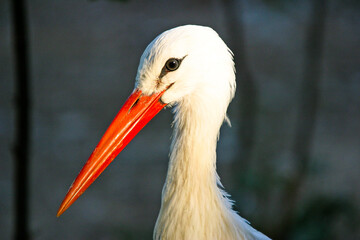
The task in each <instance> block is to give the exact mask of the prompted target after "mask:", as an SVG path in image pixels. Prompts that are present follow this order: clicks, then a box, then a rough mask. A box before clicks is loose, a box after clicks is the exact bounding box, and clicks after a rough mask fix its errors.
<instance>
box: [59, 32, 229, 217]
mask: <svg viewBox="0 0 360 240" xmlns="http://www.w3.org/2000/svg"><path fill="white" fill-rule="evenodd" d="M234 91H235V74H234V63H233V58H232V53H231V51H230V50H229V49H228V48H227V46H226V44H225V43H224V42H223V41H222V40H221V38H220V37H219V36H218V34H217V33H216V32H215V31H214V30H212V29H211V28H209V27H202V26H194V25H187V26H181V27H177V28H173V29H170V30H168V31H166V32H164V33H162V34H160V35H159V36H158V37H156V38H155V39H154V40H153V41H152V42H151V43H150V44H149V45H148V46H147V48H146V49H145V51H144V53H143V54H142V56H141V59H140V63H139V67H138V71H137V76H136V82H135V88H134V91H133V93H132V94H131V95H130V97H129V98H128V100H127V101H126V102H125V103H124V105H123V107H122V108H121V109H120V111H119V113H118V114H117V115H116V117H115V119H114V120H113V122H112V123H111V124H110V126H109V128H108V129H107V130H106V132H105V134H104V135H103V137H102V138H101V140H100V142H99V143H98V145H97V146H96V148H95V150H94V151H93V153H92V154H91V155H90V157H89V159H88V161H87V162H86V164H85V165H84V167H83V168H82V170H81V171H80V173H79V175H78V176H77V178H76V179H75V181H74V182H73V184H72V185H71V187H70V189H69V191H68V193H67V195H66V196H65V198H64V200H63V202H62V203H61V206H60V208H59V210H58V213H57V216H60V215H61V214H62V213H63V212H64V211H65V210H66V209H67V208H69V207H70V205H71V204H73V203H74V202H75V201H76V199H77V198H78V197H79V196H80V195H81V194H82V193H83V192H84V191H85V190H86V189H87V188H88V187H89V186H90V185H91V184H92V183H93V182H94V181H95V179H96V178H97V177H98V176H99V175H100V174H101V173H102V172H103V171H104V170H105V168H106V167H107V166H108V165H109V164H110V163H111V162H112V161H113V160H114V158H115V157H116V156H117V155H118V154H119V153H120V152H121V151H122V150H123V149H124V147H125V146H126V145H127V144H128V143H129V142H130V141H131V140H132V139H133V137H134V136H135V135H136V134H137V133H138V132H139V131H140V130H141V129H142V128H143V127H144V126H145V125H146V124H147V123H148V122H149V121H150V120H151V119H152V118H153V117H154V116H155V115H156V114H157V113H158V112H159V111H161V109H163V108H164V107H165V106H166V105H175V104H178V105H186V104H198V103H199V102H201V103H204V102H208V103H210V104H208V105H209V106H211V107H212V108H214V109H222V112H220V113H218V114H219V115H220V118H221V121H222V120H223V119H224V118H225V114H226V108H227V106H228V104H229V102H230V101H231V99H232V98H233V96H234ZM185 103H186V104H185ZM218 107H219V108H218ZM215 112H216V111H215Z"/></svg>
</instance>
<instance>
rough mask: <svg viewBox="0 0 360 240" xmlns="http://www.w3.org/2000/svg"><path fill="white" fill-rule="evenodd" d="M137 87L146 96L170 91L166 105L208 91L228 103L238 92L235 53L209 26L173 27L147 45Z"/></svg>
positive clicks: (142, 57) (163, 99) (137, 79)
mask: <svg viewBox="0 0 360 240" xmlns="http://www.w3.org/2000/svg"><path fill="white" fill-rule="evenodd" d="M135 85H136V86H135V88H138V89H140V90H141V91H142V92H143V94H146V95H152V94H154V93H156V92H161V91H163V90H164V89H167V90H166V91H165V92H164V94H163V95H162V96H161V101H162V102H163V103H166V104H172V105H173V104H176V103H178V102H180V101H181V100H183V99H184V97H185V96H186V97H189V96H191V94H194V93H195V94H196V95H199V93H201V94H202V95H203V94H204V93H203V91H206V90H208V92H209V90H210V92H212V91H216V92H217V94H216V96H219V97H221V98H223V99H224V100H223V101H225V102H226V101H227V103H228V102H229V100H231V99H232V97H233V95H234V90H235V74H234V63H233V58H232V53H231V51H230V50H229V49H228V48H227V46H226V44H225V43H224V42H223V40H222V39H221V38H220V37H219V36H218V34H217V33H216V32H215V31H214V30H213V29H211V28H209V27H203V26H196V25H186V26H180V27H177V28H173V29H170V30H168V31H165V32H164V33H162V34H160V35H159V36H158V37H156V38H155V39H154V40H153V41H152V42H151V43H150V44H149V45H148V46H147V48H146V49H145V51H144V53H143V54H142V56H141V59H140V64H139V67H138V71H137V76H136V84H135ZM211 90H212V91H211ZM210 94H211V93H210ZM216 96H214V95H212V98H214V97H215V98H216Z"/></svg>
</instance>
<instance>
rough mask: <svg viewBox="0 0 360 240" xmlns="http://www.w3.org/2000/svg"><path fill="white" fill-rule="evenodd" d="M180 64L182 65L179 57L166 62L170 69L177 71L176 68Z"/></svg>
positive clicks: (167, 67)
mask: <svg viewBox="0 0 360 240" xmlns="http://www.w3.org/2000/svg"><path fill="white" fill-rule="evenodd" d="M179 66H180V61H179V59H176V58H170V59H169V60H167V61H166V63H165V67H166V69H167V70H168V71H175V70H176V69H178V68H179Z"/></svg>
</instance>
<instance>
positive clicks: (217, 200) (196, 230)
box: [154, 99, 243, 239]
mask: <svg viewBox="0 0 360 240" xmlns="http://www.w3.org/2000/svg"><path fill="white" fill-rule="evenodd" d="M194 103H196V104H199V106H198V107H197V106H194ZM188 104H189V105H188ZM204 106H205V107H204ZM225 111H226V109H225ZM212 112H215V113H216V114H214V116H211V113H212ZM219 115H220V116H219ZM224 117H225V112H224V114H223V115H221V114H219V112H218V111H217V112H216V111H214V109H210V108H209V109H206V104H205V103H204V102H201V101H199V99H197V101H194V100H192V101H191V105H190V102H182V103H181V104H180V105H179V106H177V108H176V109H175V121H174V124H175V129H174V136H173V143H172V146H171V155H170V162H169V168H168V174H167V178H166V182H165V185H164V189H163V194H162V204H161V210H160V214H159V217H158V220H157V223H156V226H155V231H154V239H242V238H243V237H242V236H241V233H240V232H239V231H237V228H238V227H237V226H236V221H237V220H236V218H237V217H238V216H237V215H236V213H235V212H234V211H233V210H232V209H231V206H232V204H231V202H230V201H229V200H228V199H227V198H226V193H225V192H223V191H222V190H221V189H219V188H218V185H221V184H220V181H219V178H218V175H217V173H216V142H217V138H218V133H219V130H220V126H221V124H222V122H223V119H224Z"/></svg>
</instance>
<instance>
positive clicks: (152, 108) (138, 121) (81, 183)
mask: <svg viewBox="0 0 360 240" xmlns="http://www.w3.org/2000/svg"><path fill="white" fill-rule="evenodd" d="M165 91H166V90H164V91H162V92H159V93H155V94H153V95H150V96H145V95H143V94H142V92H141V91H140V90H139V89H135V90H134V92H133V93H132V94H131V95H130V97H129V98H128V99H127V101H126V102H125V104H124V105H123V107H122V108H121V109H120V111H119V113H118V114H117V115H116V117H115V119H114V120H113V122H112V123H111V124H110V126H109V128H108V129H107V130H106V132H105V134H104V136H103V137H102V138H101V140H100V142H99V143H98V145H97V146H96V148H95V150H94V151H93V153H92V154H91V155H90V157H89V160H88V161H87V162H86V164H85V165H84V167H83V168H82V169H81V171H80V173H79V175H78V176H77V178H76V179H75V181H74V182H73V184H72V185H71V187H70V189H69V191H68V193H67V194H66V196H65V198H64V200H63V202H62V203H61V205H60V208H59V210H58V212H57V216H58V217H59V216H60V215H61V214H62V213H63V212H65V211H66V209H68V208H69V207H70V206H71V204H73V203H74V202H75V201H76V199H78V198H79V197H80V195H81V194H82V193H83V192H85V190H86V189H87V188H88V187H89V186H90V185H91V184H92V183H93V182H94V181H95V179H96V178H97V177H98V176H99V175H100V174H101V173H102V172H103V171H104V170H105V168H106V167H107V166H108V165H109V164H110V163H111V162H112V161H113V160H114V158H115V157H116V156H117V155H118V154H119V153H120V152H121V151H122V150H123V149H124V148H125V147H126V145H127V144H128V143H129V142H130V141H131V140H132V139H133V138H134V137H135V135H136V134H137V133H138V132H139V131H140V130H141V129H142V128H143V127H144V126H145V125H146V124H147V123H148V122H149V121H150V120H151V119H152V118H153V117H154V116H155V115H156V114H157V113H159V112H160V110H161V109H163V108H164V107H165V106H166V104H164V103H162V102H161V101H160V97H161V96H162V95H163V94H164V92H165Z"/></svg>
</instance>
